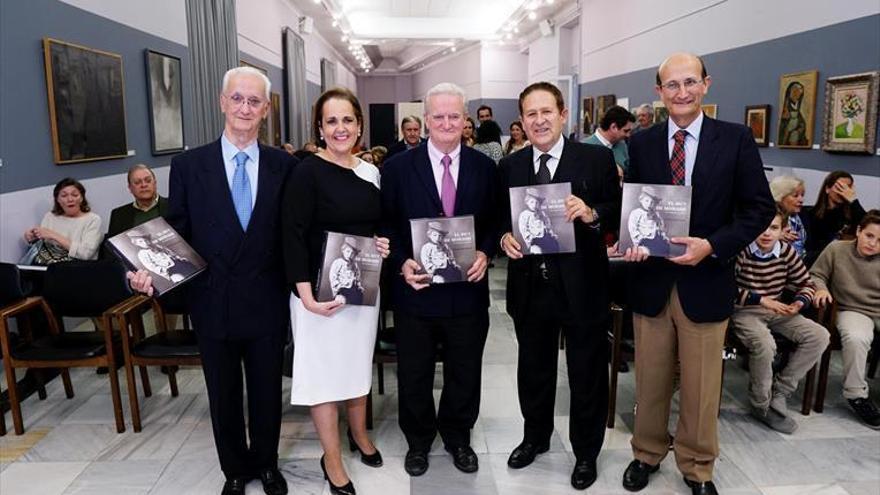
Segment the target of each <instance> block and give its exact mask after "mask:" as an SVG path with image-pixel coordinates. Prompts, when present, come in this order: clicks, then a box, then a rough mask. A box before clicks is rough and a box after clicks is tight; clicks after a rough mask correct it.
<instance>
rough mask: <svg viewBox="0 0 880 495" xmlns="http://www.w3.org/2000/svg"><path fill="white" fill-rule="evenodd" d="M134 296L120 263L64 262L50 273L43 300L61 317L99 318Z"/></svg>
mask: <svg viewBox="0 0 880 495" xmlns="http://www.w3.org/2000/svg"><path fill="white" fill-rule="evenodd" d="M131 295H132V291H131V288H130V287H129V286H128V280H127V279H126V277H125V267H124V266H123V265H122V264H121V263H119V261H116V260H104V261H64V262H61V263H54V264H52V265H49V268H48V270H46V280H45V284H44V288H43V297H44V298H45V299H46V301H47V302H48V303H49V305H50V306H51V307H52V310H53V311H55V314H56V315H57V316H99V315H101V314H102V313H103V312H104V311H105V310H107V309H109V308H111V307H113V306H114V305H115V304H118V303H120V302H122V301H124V300H125V299H127V298H128V297H129V296H131Z"/></svg>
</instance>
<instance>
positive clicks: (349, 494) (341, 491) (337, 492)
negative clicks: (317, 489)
mask: <svg viewBox="0 0 880 495" xmlns="http://www.w3.org/2000/svg"><path fill="white" fill-rule="evenodd" d="M321 471H323V472H324V479H325V480H327V484H328V485H330V493H332V494H333V495H357V492H356V491H355V490H354V485H353V484H352V483H351V480H349V481H348V483H346V484H345V485H342V486H336V485H334V484H333V482H332V481H330V476H328V475H327V468H326V467H325V466H324V456H323V455H322V456H321Z"/></svg>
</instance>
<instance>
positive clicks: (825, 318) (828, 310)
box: [813, 302, 843, 413]
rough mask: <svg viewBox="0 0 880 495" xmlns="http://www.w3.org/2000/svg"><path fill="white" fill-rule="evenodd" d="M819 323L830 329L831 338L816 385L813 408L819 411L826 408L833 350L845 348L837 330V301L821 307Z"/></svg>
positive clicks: (820, 362) (820, 366) (821, 363)
mask: <svg viewBox="0 0 880 495" xmlns="http://www.w3.org/2000/svg"><path fill="white" fill-rule="evenodd" d="M817 319H818V321H819V324H821V325H822V326H824V327H825V329H826V330H828V334H829V335H830V337H831V339H830V342H829V343H828V348H826V349H825V352H823V353H822V359H820V360H819V384H818V385H817V387H816V403H815V404H814V406H813V409H814V410H815V411H816V412H817V413H821V412H823V411H824V410H825V394H826V393H827V391H828V373H829V371H830V368H831V351H839V350H841V349H843V346H842V344H841V342H840V332H838V331H837V302H832V303H831V305H829V306H825V307H822V308H819V315H818V318H817Z"/></svg>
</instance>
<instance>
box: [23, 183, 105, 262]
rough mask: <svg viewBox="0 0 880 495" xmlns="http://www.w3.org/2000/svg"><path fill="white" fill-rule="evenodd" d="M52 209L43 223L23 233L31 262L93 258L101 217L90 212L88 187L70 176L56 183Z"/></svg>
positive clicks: (97, 246) (97, 241) (98, 244)
mask: <svg viewBox="0 0 880 495" xmlns="http://www.w3.org/2000/svg"><path fill="white" fill-rule="evenodd" d="M52 196H53V198H54V204H53V206H52V210H51V211H49V212H48V213H46V214H45V215H43V219H42V221H40V225H38V226H34V227H31V228H29V229H27V230H26V231H25V232H24V239H25V241H27V242H28V244H30V245H31V249H30V250H29V256H28V257H29V258H32V259H29V260H25V261H26V262H27V263H29V264H31V263H32V264H36V265H50V264H52V263H56V262H59V261H69V260H72V259H78V260H93V259H96V258H97V257H98V248H99V247H100V245H101V239H102V233H101V217H99V216H98V215H96V214H95V213H93V212H92V211H91V207H89V201H88V200H87V199H86V188H85V187H83V185H82V184H81V183H80V182H79V181H77V180H75V179H71V178H70V177H67V178H64V179H61V180H60V181H59V182H58V183H57V184H55V189H54V190H53V192H52Z"/></svg>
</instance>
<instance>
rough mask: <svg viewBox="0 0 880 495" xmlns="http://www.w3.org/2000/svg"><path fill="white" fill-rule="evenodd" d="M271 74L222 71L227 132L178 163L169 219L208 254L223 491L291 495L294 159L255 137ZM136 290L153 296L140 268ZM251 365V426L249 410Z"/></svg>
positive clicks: (205, 348) (207, 363) (203, 333)
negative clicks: (283, 458) (289, 245)
mask: <svg viewBox="0 0 880 495" xmlns="http://www.w3.org/2000/svg"><path fill="white" fill-rule="evenodd" d="M269 87H270V83H269V80H268V78H266V76H265V75H263V74H262V73H261V72H259V71H257V70H254V69H252V68H249V67H238V68H235V69H231V70H229V71H228V72H227V73H226V75H225V76H224V77H223V92H222V94H221V95H220V108H221V109H222V111H223V113H224V114H225V119H226V125H225V129H224V131H223V135H222V136H221V137H220V139H219V140H217V141H214V142H213V143H210V144H207V145H205V146H201V147H199V148H195V149H193V150H190V151H187V152H185V153H182V154H180V155H178V156H176V157H174V159H173V160H172V161H171V176H170V195H169V202H170V211H169V213H168V216H167V217H166V219H167V220H168V222H169V223H170V224H171V225H172V226H173V227H174V228H175V229H176V230H177V232H178V233H180V235H181V236H183V237H184V238H185V239H186V240H187V241H188V242H189V243H190V244H191V245H192V247H193V248H194V249H195V250H196V251H197V252H198V253H199V254H201V255H202V257H203V258H205V261H207V263H208V269H207V270H206V271H205V272H204V273H202V274H201V275H200V276H198V277H197V278H195V279H194V280H193V281H192V282H190V283H189V286H188V287H187V288H188V290H189V301H188V302H189V310H190V315H191V317H192V322H193V327H194V329H195V331H196V333H197V334H198V340H199V350H200V352H201V355H202V366H203V368H204V374H205V384H206V386H207V389H208V400H209V402H210V408H211V424H212V426H213V429H214V443H215V445H216V447H217V454H218V456H219V458H220V468H221V469H222V470H223V474H224V475H225V476H226V483H225V484H224V486H223V491H222V493H223V494H230V495H232V494H243V493H244V492H245V485H246V484H247V483H248V481H250V480H251V479H255V478H259V479H260V480H261V481H262V484H263V490H264V491H265V492H266V493H267V494H284V493H287V482H286V481H285V480H284V477H283V476H282V475H281V473H280V472H279V471H278V439H279V435H280V429H281V363H282V349H283V348H284V342H285V338H286V332H287V329H288V321H289V316H288V315H289V313H288V294H289V293H288V290H287V287H286V284H285V280H284V267H283V259H282V253H281V228H280V224H279V215H280V204H281V189H282V184H284V183H285V181H286V179H287V175H288V173H290V171H291V170H292V169H293V165H294V164H295V163H296V159H295V158H293V157H292V156H290V155H289V154H287V153H285V152H284V151H282V150H279V149H275V148H271V147H266V146H262V145H260V144H259V143H257V135H258V134H259V130H260V122H261V121H262V120H263V119H264V118H266V114H267V112H268V110H269ZM131 277H132V287H134V288H136V289H138V290H142V291H145V292H148V293H150V292H151V291H150V290H149V281H150V280H149V277H148V276H147V274H146V273H144V272H138V273H137V274H134V275H133V276H131ZM242 365H244V372H245V377H244V380H245V381H246V382H247V399H248V403H247V406H248V407H247V410H248V421H247V424H248V426H247V427H245V419H244V413H243V410H242V399H243V380H242Z"/></svg>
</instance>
